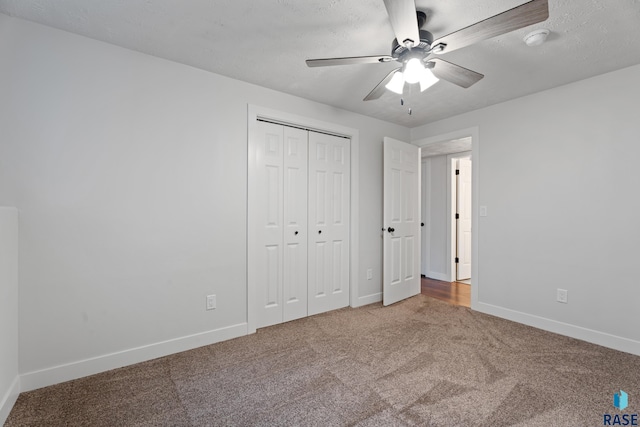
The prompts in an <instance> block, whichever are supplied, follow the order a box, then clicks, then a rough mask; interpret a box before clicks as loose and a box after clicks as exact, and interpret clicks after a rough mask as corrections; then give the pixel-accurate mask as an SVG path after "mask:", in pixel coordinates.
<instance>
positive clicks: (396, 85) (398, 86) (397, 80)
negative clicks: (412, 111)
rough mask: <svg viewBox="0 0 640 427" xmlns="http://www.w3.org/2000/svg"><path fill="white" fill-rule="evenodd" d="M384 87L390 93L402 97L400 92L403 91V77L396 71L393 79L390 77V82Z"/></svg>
mask: <svg viewBox="0 0 640 427" xmlns="http://www.w3.org/2000/svg"><path fill="white" fill-rule="evenodd" d="M385 87H386V88H387V89H389V90H390V91H391V92H395V93H397V94H398V95H402V91H403V90H404V77H403V75H402V73H401V72H399V71H396V73H395V74H394V75H393V77H391V80H390V81H389V83H387V84H386V85H385Z"/></svg>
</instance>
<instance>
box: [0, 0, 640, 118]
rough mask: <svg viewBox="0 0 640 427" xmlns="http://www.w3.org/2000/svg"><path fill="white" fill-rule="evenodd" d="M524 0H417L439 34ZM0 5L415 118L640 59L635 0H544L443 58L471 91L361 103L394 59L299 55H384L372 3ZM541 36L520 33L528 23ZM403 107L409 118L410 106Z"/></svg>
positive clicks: (338, 101)
mask: <svg viewBox="0 0 640 427" xmlns="http://www.w3.org/2000/svg"><path fill="white" fill-rule="evenodd" d="M525 1H526V0H482V1H467V0H416V7H417V9H418V10H422V11H426V12H427V15H428V19H427V23H426V25H425V29H427V30H429V31H431V32H432V33H433V34H434V36H435V37H436V38H437V37H438V36H442V35H445V34H448V33H451V32H453V31H456V30H458V29H460V28H463V27H465V26H467V25H470V24H473V23H475V22H477V21H479V20H482V19H485V18H488V17H490V16H493V15H495V14H498V13H500V12H503V11H505V10H507V9H510V8H512V7H515V6H518V5H519V4H522V3H524V2H525ZM0 13H4V14H7V15H10V16H16V17H19V18H22V19H26V20H30V21H34V22H38V23H41V24H44V25H48V26H51V27H55V28H59V29H62V30H66V31H69V32H72V33H77V34H81V35H84V36H87V37H90V38H93V39H97V40H102V41H105V42H108V43H112V44H115V45H118V46H122V47H126V48H129V49H133V50H137V51H140V52H144V53H147V54H150V55H154V56H158V57H161V58H166V59H169V60H172V61H176V62H180V63H184V64H188V65H191V66H194V67H197V68H201V69H204V70H209V71H212V72H214V73H218V74H222V75H225V76H229V77H233V78H235V79H239V80H243V81H246V82H250V83H254V84H257V85H260V86H264V87H268V88H272V89H276V90H279V91H282V92H286V93H290V94H293V95H297V96H301V97H303V98H307V99H311V100H314V101H318V102H322V103H325V104H329V105H333V106H336V107H340V108H344V109H346V110H350V111H354V112H358V113H361V114H364V115H367V116H372V117H376V118H379V119H382V120H386V121H390V122H394V123H397V124H400V125H404V126H408V127H414V126H419V125H422V124H426V123H429V122H432V121H435V120H439V119H442V118H445V117H449V116H452V115H456V114H460V113H463V112H466V111H470V110H474V109H477V108H481V107H484V106H487V105H491V104H495V103H498V102H502V101H505V100H508V99H513V98H517V97H520V96H523V95H527V94H530V93H533V92H538V91H541V90H544V89H548V88H552V87H556V86H559V85H562V84H566V83H569V82H572V81H576V80H581V79H584V78H587V77H590V76H594V75H597V74H602V73H604V72H608V71H613V70H616V69H620V68H624V67H627V66H630V65H635V64H638V63H640V25H639V24H640V0H615V1H606V0H549V13H550V17H549V19H548V20H547V21H545V22H543V23H540V24H537V25H534V26H531V27H527V28H523V29H521V30H518V31H514V32H512V33H509V34H505V35H502V36H499V37H496V38H494V39H491V40H487V41H483V42H480V43H477V44H475V45H472V46H469V47H466V48H463V49H460V50H457V51H455V52H451V53H450V54H446V55H442V58H443V59H446V60H447V61H450V62H455V63H457V64H459V65H462V66H463V67H465V68H470V69H472V70H474V71H477V72H479V73H482V74H484V75H485V78H484V79H482V80H481V81H480V82H478V83H477V84H475V85H474V86H472V87H471V88H469V89H462V88H460V87H458V86H455V85H453V84H451V83H448V82H445V81H441V82H439V83H437V84H436V85H435V86H433V87H432V88H430V89H428V90H427V91H425V92H424V93H422V94H420V93H412V94H408V95H405V106H404V107H402V106H401V105H400V97H399V95H396V94H394V93H391V92H387V93H385V94H384V95H383V96H382V97H381V98H380V99H378V100H375V101H368V102H363V101H362V98H364V96H365V95H367V93H369V91H370V90H371V89H372V88H373V87H374V86H375V85H376V84H377V83H378V82H379V81H380V80H382V78H383V77H384V76H385V75H386V74H387V73H388V72H389V71H390V70H391V69H393V68H394V67H395V66H397V65H396V64H395V63H391V64H389V63H387V64H368V65H351V66H336V67H325V68H308V67H307V66H306V65H305V62H304V61H305V59H308V58H326V57H340V56H359V55H379V54H384V55H387V54H389V53H390V47H391V41H392V39H393V37H394V36H393V32H392V30H391V25H390V24H389V21H388V19H387V14H386V11H385V7H384V4H383V2H382V0H304V1H302V0H297V1H296V0H254V1H240V0H183V1H176V0H144V1H143V0H0ZM537 28H547V29H549V30H550V31H551V34H550V36H549V39H548V40H547V43H545V44H543V45H541V46H537V47H528V46H526V45H525V44H524V43H523V42H522V38H523V36H524V35H525V34H527V33H528V32H530V31H531V30H533V29H537ZM409 107H411V108H412V115H409V114H408V108H409Z"/></svg>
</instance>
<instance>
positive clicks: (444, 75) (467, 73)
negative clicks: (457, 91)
mask: <svg viewBox="0 0 640 427" xmlns="http://www.w3.org/2000/svg"><path fill="white" fill-rule="evenodd" d="M429 62H433V63H434V64H435V65H434V67H433V68H432V69H431V72H432V73H433V75H434V76H436V77H437V78H439V79H442V80H446V81H448V82H450V83H453V84H455V85H458V86H460V87H463V88H468V87H469V86H471V85H473V84H474V83H477V82H478V81H480V80H481V79H482V78H483V77H484V75H482V74H480V73H476V72H475V71H471V70H468V69H466V68H464V67H461V66H459V65H456V64H452V63H451V62H447V61H445V60H444V59H440V58H433V59H430V60H429Z"/></svg>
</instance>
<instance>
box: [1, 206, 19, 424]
mask: <svg viewBox="0 0 640 427" xmlns="http://www.w3.org/2000/svg"><path fill="white" fill-rule="evenodd" d="M19 391H20V378H19V376H18V211H17V209H15V208H10V207H0V425H2V424H4V422H5V420H6V419H7V417H8V416H9V412H10V411H11V408H12V407H13V404H14V403H15V401H16V399H17V398H18V392H19Z"/></svg>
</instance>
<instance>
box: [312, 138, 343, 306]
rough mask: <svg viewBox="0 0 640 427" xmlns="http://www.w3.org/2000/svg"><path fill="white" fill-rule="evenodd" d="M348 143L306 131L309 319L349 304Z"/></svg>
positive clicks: (340, 139) (341, 139)
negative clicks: (313, 315) (307, 140)
mask: <svg viewBox="0 0 640 427" xmlns="http://www.w3.org/2000/svg"><path fill="white" fill-rule="evenodd" d="M349 201H350V140H349V139H346V138H341V137H336V136H332V135H326V134H320V133H316V132H309V265H308V271H309V274H308V292H309V293H308V309H309V314H310V315H312V314H317V313H322V312H325V311H329V310H334V309H337V308H341V307H346V306H347V305H349Z"/></svg>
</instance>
